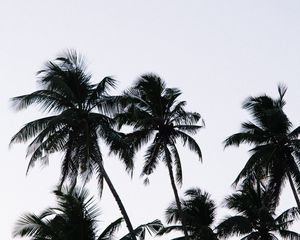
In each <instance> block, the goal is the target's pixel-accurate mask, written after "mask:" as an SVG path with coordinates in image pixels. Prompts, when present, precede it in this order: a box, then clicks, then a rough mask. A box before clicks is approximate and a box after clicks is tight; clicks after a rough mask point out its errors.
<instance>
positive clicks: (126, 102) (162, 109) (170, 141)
mask: <svg viewBox="0 0 300 240" xmlns="http://www.w3.org/2000/svg"><path fill="white" fill-rule="evenodd" d="M180 95H181V91H180V90H179V89H177V88H167V87H166V84H165V82H164V81H163V80H162V79H161V78H160V77H159V76H157V75H155V74H145V75H142V76H141V77H140V78H139V79H138V80H137V82H136V83H135V84H134V86H133V87H132V88H130V89H129V90H128V91H126V92H125V93H124V95H123V97H121V99H119V106H120V107H121V109H122V110H123V112H121V113H120V114H118V115H117V117H116V121H117V122H118V123H119V126H120V127H121V126H123V125H130V126H133V128H134V131H133V132H132V133H130V134H128V135H127V138H128V140H129V142H131V143H132V145H133V148H134V150H135V151H137V150H139V149H140V147H141V146H142V145H143V144H147V143H148V142H149V141H150V140H151V141H152V142H151V144H150V146H149V147H148V149H147V151H146V154H145V165H144V168H143V171H142V175H146V176H149V175H150V174H151V173H152V172H153V171H154V169H155V168H156V166H157V164H158V162H159V160H161V161H162V162H163V163H164V164H166V166H167V168H168V171H169V176H170V180H171V185H172V189H173V192H174V195H175V200H176V204H177V207H178V210H179V212H180V215H181V206H180V200H179V196H178V192H177V187H176V181H177V183H178V184H181V183H182V168H181V159H180V155H179V153H178V150H177V147H176V143H177V141H178V140H182V142H183V145H185V144H187V145H188V146H189V148H190V149H191V150H192V151H194V152H196V153H197V155H198V157H199V159H200V160H201V159H202V155H201V150H200V147H199V146H198V144H197V142H196V141H195V140H194V139H193V138H192V137H191V136H190V134H195V133H197V131H198V130H199V129H200V128H201V126H199V125H197V123H198V121H199V120H200V119H201V117H200V115H199V114H198V113H196V112H187V111H186V110H185V109H184V107H185V105H186V102H185V101H179V100H178V98H179V96H180ZM174 168H175V171H176V180H175V176H174ZM147 182H148V177H146V179H145V183H147ZM183 227H184V232H185V236H186V239H188V234H187V230H186V228H185V221H184V219H183Z"/></svg>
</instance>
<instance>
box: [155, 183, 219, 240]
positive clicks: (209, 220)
mask: <svg viewBox="0 0 300 240" xmlns="http://www.w3.org/2000/svg"><path fill="white" fill-rule="evenodd" d="M181 204H182V211H183V214H184V216H185V220H186V227H187V230H188V232H189V237H190V239H194V240H196V239H206V240H217V239H218V238H217V235H216V234H215V233H214V231H213V229H212V224H213V223H214V221H215V214H216V205H215V203H214V201H212V200H211V199H210V196H209V194H208V193H207V192H202V191H201V190H200V189H199V188H192V189H189V190H187V191H186V192H185V199H182V200H181ZM166 219H167V223H168V224H171V223H174V224H176V223H179V224H178V225H177V224H176V225H171V226H167V227H164V228H163V229H162V230H161V231H160V232H159V233H158V234H159V235H164V234H166V233H169V232H172V231H178V230H179V231H182V230H183V229H182V225H180V223H181V222H182V221H181V217H180V215H179V212H178V208H177V205H176V203H175V202H173V203H172V204H171V205H170V206H169V207H168V208H167V210H166ZM180 239H184V237H179V238H176V240H180Z"/></svg>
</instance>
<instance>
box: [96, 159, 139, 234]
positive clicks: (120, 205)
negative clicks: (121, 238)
mask: <svg viewBox="0 0 300 240" xmlns="http://www.w3.org/2000/svg"><path fill="white" fill-rule="evenodd" d="M99 167H100V171H101V173H102V175H103V178H104V180H105V182H106V183H107V185H108V187H109V189H110V191H111V193H112V195H113V196H114V198H115V200H116V202H117V204H118V206H119V209H120V211H121V214H122V215H123V218H124V220H125V223H126V226H127V228H128V231H129V233H130V235H131V239H132V240H137V239H136V236H135V233H134V230H133V227H132V224H131V222H130V219H129V217H128V214H127V212H126V210H125V207H124V205H123V203H122V201H121V198H120V196H119V195H118V193H117V191H116V189H115V187H114V185H113V184H112V182H111V180H110V178H109V176H108V175H107V173H106V171H105V169H104V166H103V164H102V162H99Z"/></svg>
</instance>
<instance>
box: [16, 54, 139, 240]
mask: <svg viewBox="0 0 300 240" xmlns="http://www.w3.org/2000/svg"><path fill="white" fill-rule="evenodd" d="M38 75H39V77H40V79H39V84H40V90H37V91H35V92H33V93H30V94H27V95H23V96H19V97H14V98H13V99H12V102H13V104H14V107H15V109H17V110H22V109H26V108H27V107H28V106H31V105H37V106H39V107H40V109H41V110H42V111H43V112H46V113H48V114H50V116H47V117H43V118H40V119H37V120H34V121H32V122H29V123H27V124H25V126H24V127H23V128H21V130H20V131H19V132H17V133H16V134H15V135H14V136H13V138H12V140H11V143H18V142H27V141H29V140H30V139H32V138H33V140H32V141H31V143H30V144H29V146H28V149H27V156H30V161H29V164H28V169H27V171H28V170H29V168H30V167H33V166H34V164H35V162H36V161H38V160H39V161H40V162H41V163H42V164H45V163H47V162H48V156H49V155H50V154H51V153H54V152H63V153H64V156H63V159H62V167H61V179H60V186H62V185H63V183H64V182H65V181H66V180H68V179H69V180H70V181H71V184H72V185H73V186H75V184H76V180H77V177H78V175H81V176H82V177H83V179H84V181H88V180H89V178H90V177H91V175H92V173H93V172H96V174H97V177H98V185H99V190H100V195H101V193H102V188H103V179H104V180H105V182H106V183H107V185H108V187H109V189H110V191H111V193H112V194H113V196H114V198H115V200H116V202H117V204H118V206H119V208H120V211H121V213H122V215H123V217H124V220H125V222H126V224H127V227H128V229H129V232H130V233H132V236H133V239H136V238H135V236H134V234H133V227H132V224H131V222H130V220H129V217H128V214H127V212H126V210H125V208H124V205H123V203H122V201H121V199H120V197H119V195H118V193H117V192H116V189H115V187H114V186H113V184H112V182H111V180H110V178H109V176H108V174H107V172H106V171H105V168H104V166H103V159H102V154H101V151H100V148H99V145H98V138H101V139H103V140H104V141H106V143H107V144H108V145H109V147H110V151H111V152H113V153H116V154H117V155H119V157H120V158H121V159H122V160H123V162H124V164H125V166H126V170H127V171H132V169H133V161H132V156H133V154H132V150H131V148H130V147H128V146H127V145H125V143H124V141H122V134H121V133H119V132H116V131H114V130H113V129H112V124H113V120H112V118H111V117H110V115H109V114H110V113H111V112H110V107H109V104H107V102H109V101H110V98H111V97H110V95H109V93H108V90H109V89H110V88H112V87H115V80H113V79H112V78H110V77H106V78H104V79H103V80H102V81H100V83H98V84H92V83H91V75H90V74H88V73H87V71H86V66H85V64H84V60H83V58H82V57H81V56H80V55H79V54H77V53H76V52H75V51H69V52H67V53H66V54H64V55H63V56H61V57H58V58H57V59H56V60H55V61H50V62H48V63H47V64H46V66H45V68H44V69H43V70H41V71H39V72H38Z"/></svg>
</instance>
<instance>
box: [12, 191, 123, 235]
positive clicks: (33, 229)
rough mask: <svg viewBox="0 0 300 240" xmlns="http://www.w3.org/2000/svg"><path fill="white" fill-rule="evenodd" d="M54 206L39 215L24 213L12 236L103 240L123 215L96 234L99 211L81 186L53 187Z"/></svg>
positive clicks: (115, 227) (114, 230)
mask: <svg viewBox="0 0 300 240" xmlns="http://www.w3.org/2000/svg"><path fill="white" fill-rule="evenodd" d="M54 194H55V196H56V199H57V206H56V207H53V208H48V209H46V210H45V211H43V212H42V213H41V214H40V215H36V214H25V215H23V216H22V217H21V218H20V219H19V220H18V221H17V223H16V225H15V229H14V232H13V236H14V237H16V236H20V237H30V239H32V240H41V239H50V240H96V239H97V240H105V239H111V238H112V237H113V235H114V233H115V232H116V231H117V230H118V229H119V227H120V225H121V223H122V221H123V219H122V218H119V219H117V220H116V221H114V222H112V223H111V224H110V225H109V226H108V227H107V228H106V229H105V230H104V231H103V232H102V233H100V234H99V236H96V235H97V231H96V230H97V225H96V223H97V217H98V215H99V211H98V209H97V207H96V205H95V203H94V201H93V198H92V197H89V196H88V192H87V190H85V189H82V190H79V189H77V188H74V189H73V190H67V189H63V190H62V191H61V190H57V191H54Z"/></svg>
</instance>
